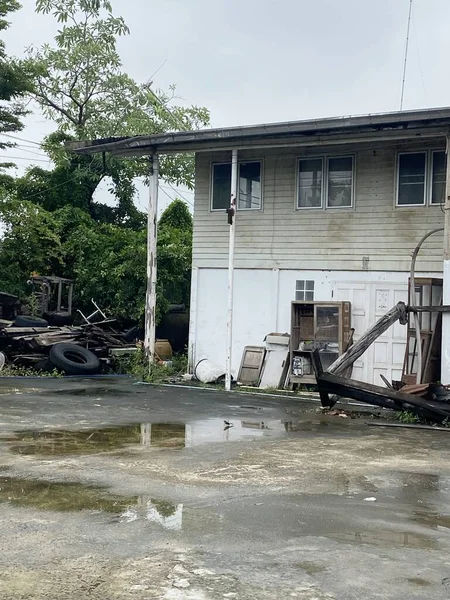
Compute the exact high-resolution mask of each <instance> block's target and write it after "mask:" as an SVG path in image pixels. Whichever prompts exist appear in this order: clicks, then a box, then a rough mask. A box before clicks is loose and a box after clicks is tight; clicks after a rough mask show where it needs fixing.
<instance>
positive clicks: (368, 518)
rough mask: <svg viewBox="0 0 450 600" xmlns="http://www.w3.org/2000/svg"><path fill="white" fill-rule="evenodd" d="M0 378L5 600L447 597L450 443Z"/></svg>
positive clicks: (283, 413)
mask: <svg viewBox="0 0 450 600" xmlns="http://www.w3.org/2000/svg"><path fill="white" fill-rule="evenodd" d="M317 409H318V404H317V403H314V402H312V401H311V399H310V398H309V399H308V398H305V399H303V400H299V399H290V398H273V397H270V396H266V397H258V396H252V395H243V394H238V393H232V394H227V393H225V392H218V391H207V390H203V389H198V390H193V389H183V388H177V387H163V388H158V387H153V386H144V385H136V384H134V383H133V382H132V381H131V380H128V379H122V378H116V379H98V378H94V379H90V380H77V379H65V380H61V379H60V380H50V379H36V380H33V379H14V380H13V379H6V378H4V379H0V511H1V513H0V518H1V532H2V541H3V543H2V553H1V556H0V599H8V600H10V599H14V600H15V599H24V600H25V599H27V600H31V599H33V600H34V599H36V600H37V599H39V600H41V599H42V600H49V599H72V598H74V599H75V598H76V599H80V600H84V599H86V600H88V599H94V600H98V599H112V600H116V599H117V600H119V599H120V600H122V599H123V600H125V599H132V598H133V599H156V598H158V599H165V600H178V599H180V600H189V599H194V600H216V599H227V598H230V599H242V600H248V599H255V600H256V599H258V600H259V599H261V600H265V599H277V600H278V599H284V598H298V599H302V600H325V599H326V600H328V599H330V600H331V599H335V600H344V599H345V600H346V599H348V600H353V599H354V600H360V599H361V598H364V599H378V598H389V599H392V600H397V599H398V600H404V599H406V598H408V599H421V600H427V599H433V600H440V599H450V552H449V549H450V503H449V500H450V461H449V459H448V457H449V450H450V432H448V433H447V432H438V431H436V432H433V431H416V430H407V429H387V428H378V427H369V426H368V425H367V424H366V421H368V419H365V418H358V419H351V418H347V419H344V418H341V417H338V416H324V415H322V414H320V413H319V412H318V411H317Z"/></svg>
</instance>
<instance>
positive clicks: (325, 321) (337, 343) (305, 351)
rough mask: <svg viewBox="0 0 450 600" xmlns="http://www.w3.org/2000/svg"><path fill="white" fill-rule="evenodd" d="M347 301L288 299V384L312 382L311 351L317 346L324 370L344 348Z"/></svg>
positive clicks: (347, 315) (347, 324)
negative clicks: (289, 312)
mask: <svg viewBox="0 0 450 600" xmlns="http://www.w3.org/2000/svg"><path fill="white" fill-rule="evenodd" d="M350 312H351V306H350V302H292V309H291V356H290V360H291V363H290V373H289V384H290V387H294V386H295V385H298V384H314V383H316V378H315V376H314V372H313V367H312V360H311V354H312V352H313V350H315V349H318V350H319V353H320V358H321V361H322V365H323V368H324V370H326V369H327V368H328V367H329V366H330V365H331V364H332V363H333V362H334V361H335V360H336V359H337V358H338V356H339V355H340V354H342V353H343V352H344V351H345V348H346V345H347V342H348V340H349V336H350V320H351V316H350Z"/></svg>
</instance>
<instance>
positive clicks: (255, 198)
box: [230, 162, 261, 210]
mask: <svg viewBox="0 0 450 600" xmlns="http://www.w3.org/2000/svg"><path fill="white" fill-rule="evenodd" d="M230 177H231V175H230ZM238 184H239V202H238V209H241V210H242V209H249V208H253V209H258V208H261V163H260V162H247V163H240V164H239V182H238Z"/></svg>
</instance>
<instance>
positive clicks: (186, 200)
mask: <svg viewBox="0 0 450 600" xmlns="http://www.w3.org/2000/svg"><path fill="white" fill-rule="evenodd" d="M166 183H167V185H168V186H169V187H170V188H171V189H172V190H173V191H174V192H175V194H178V195H179V196H181V198H183V200H184V201H185V202H187V203H188V204H190V205H191V206H192V208H194V205H193V203H192V202H191V201H190V200H188V199H187V198H186V197H185V196H183V194H182V193H181V192H179V191H178V190H177V189H175V188H174V187H173V185H172V184H171V183H169V182H168V181H167V182H166Z"/></svg>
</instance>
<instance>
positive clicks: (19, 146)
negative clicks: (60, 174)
mask: <svg viewBox="0 0 450 600" xmlns="http://www.w3.org/2000/svg"><path fill="white" fill-rule="evenodd" d="M32 147H33V146H29V148H32ZM11 149H12V150H14V149H17V150H20V151H21V152H27V153H29V154H35V155H36V156H42V157H44V158H45V157H46V156H47V155H46V154H43V153H42V152H34V151H33V150H27V149H26V148H24V147H23V146H22V145H21V144H16V145H14V146H12V147H11ZM49 160H51V159H50V158H49Z"/></svg>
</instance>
